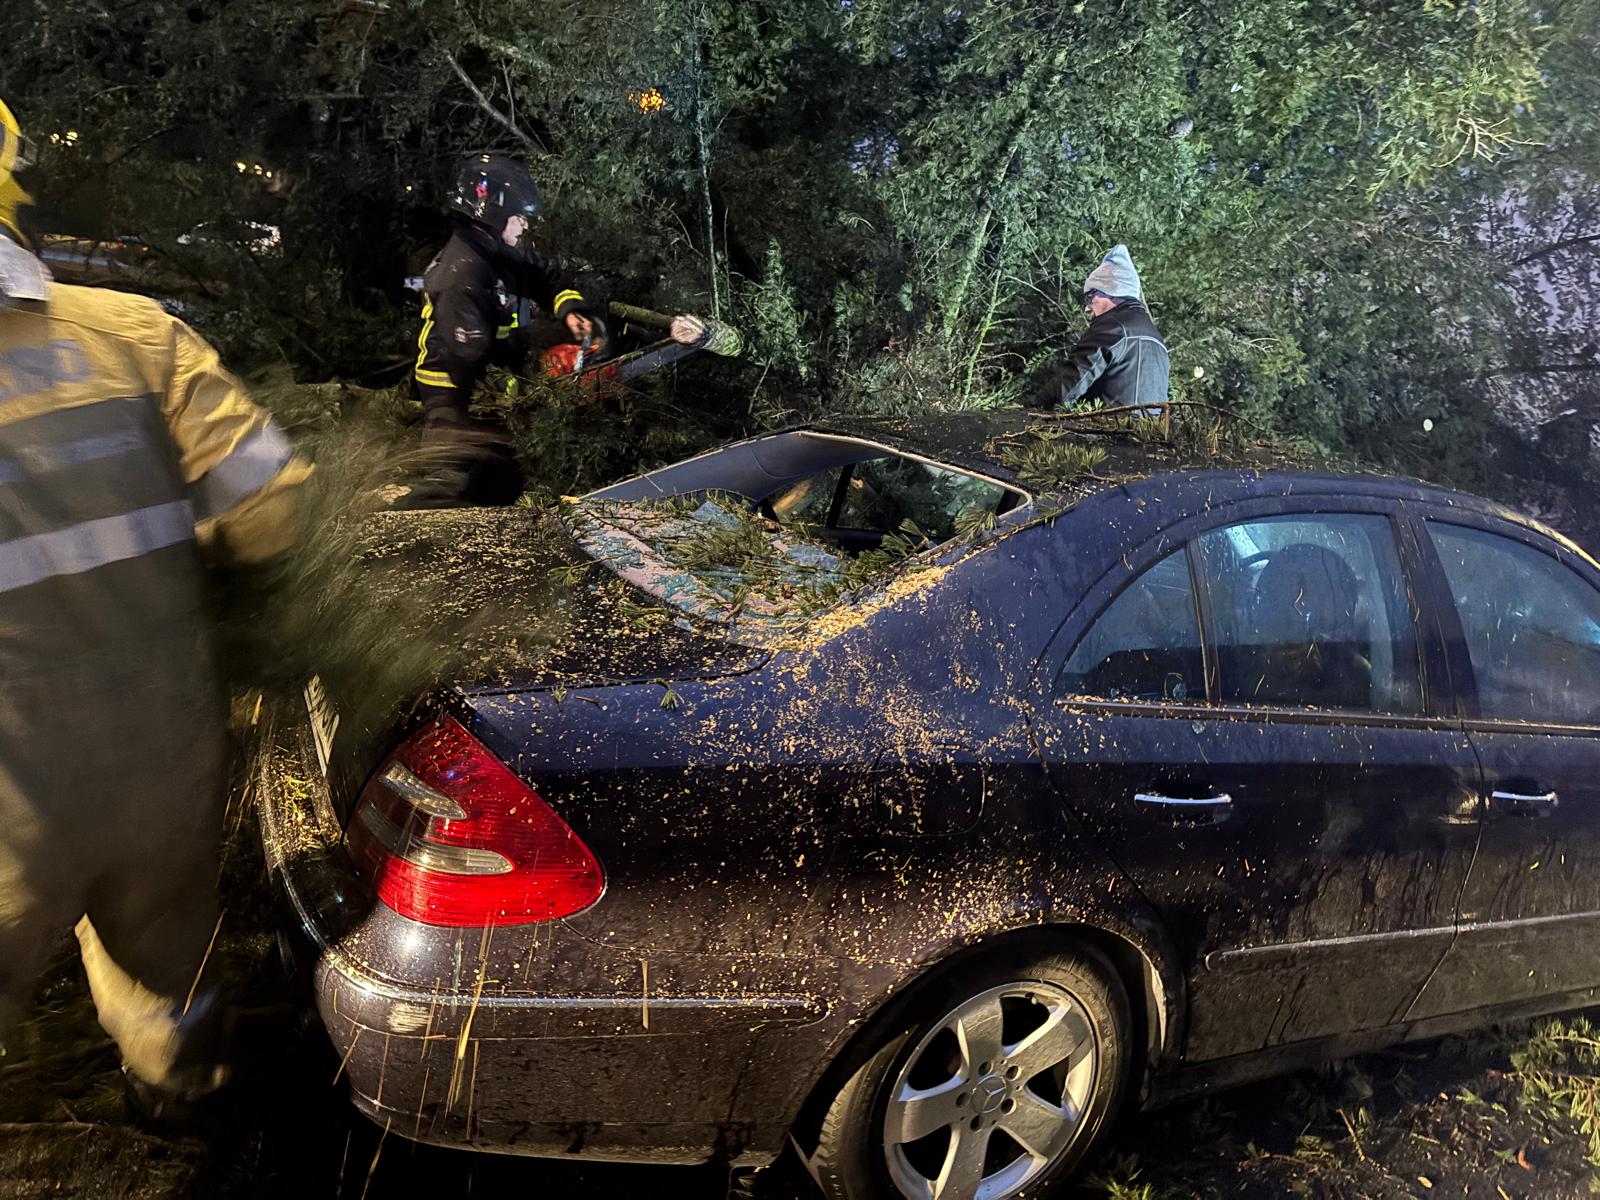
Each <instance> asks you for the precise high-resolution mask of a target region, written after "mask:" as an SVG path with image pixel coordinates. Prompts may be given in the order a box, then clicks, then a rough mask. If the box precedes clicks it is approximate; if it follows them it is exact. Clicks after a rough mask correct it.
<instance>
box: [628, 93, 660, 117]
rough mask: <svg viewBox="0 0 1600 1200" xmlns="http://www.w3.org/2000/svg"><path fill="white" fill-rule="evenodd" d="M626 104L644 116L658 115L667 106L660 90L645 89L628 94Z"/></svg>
mask: <svg viewBox="0 0 1600 1200" xmlns="http://www.w3.org/2000/svg"><path fill="white" fill-rule="evenodd" d="M628 103H629V104H631V105H633V106H634V107H635V108H637V109H638V110H639V111H640V112H642V113H643V114H644V115H645V116H647V117H648V116H650V115H651V114H652V113H658V112H660V111H661V110H662V109H663V108H665V107H666V106H667V98H666V97H665V96H663V95H662V94H661V89H660V88H654V87H653V88H647V89H645V90H644V91H642V92H629V93H628Z"/></svg>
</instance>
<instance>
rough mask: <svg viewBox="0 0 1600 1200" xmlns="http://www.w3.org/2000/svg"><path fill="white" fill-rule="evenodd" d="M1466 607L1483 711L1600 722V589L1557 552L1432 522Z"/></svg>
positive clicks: (1459, 605)
mask: <svg viewBox="0 0 1600 1200" xmlns="http://www.w3.org/2000/svg"><path fill="white" fill-rule="evenodd" d="M1428 532H1429V534H1430V535H1431V537H1432V539H1433V544H1434V547H1435V548H1436V549H1437V550H1438V552H1439V559H1440V562H1441V563H1442V564H1443V566H1444V574H1445V579H1446V581H1447V582H1448V584H1449V587H1450V593H1451V595H1452V596H1453V597H1454V599H1455V604H1456V611H1457V612H1458V613H1459V614H1460V617H1461V625H1462V630H1463V632H1464V633H1465V635H1466V639H1467V652H1468V654H1469V655H1470V657H1471V661H1472V674H1473V677H1474V679H1475V680H1476V682H1477V687H1478V711H1479V715H1481V716H1484V717H1490V718H1498V719H1501V720H1507V721H1536V722H1540V723H1555V724H1568V725H1595V724H1600V593H1597V592H1596V591H1595V589H1594V588H1593V587H1592V586H1590V584H1589V583H1588V582H1587V581H1585V580H1584V579H1583V578H1582V577H1581V576H1579V575H1578V573H1577V572H1576V571H1574V570H1572V568H1570V567H1568V566H1566V565H1565V564H1564V563H1562V562H1560V561H1558V560H1557V559H1556V558H1554V557H1552V556H1551V555H1549V554H1545V553H1543V552H1542V551H1540V550H1536V549H1534V548H1533V547H1532V546H1529V545H1526V544H1525V543H1523V542H1519V541H1516V540H1514V539H1512V538H1508V537H1503V536H1501V535H1500V534H1495V533H1487V532H1485V531H1483V530H1480V529H1470V528H1468V527H1466V526H1463V525H1447V524H1444V523H1442V522H1436V521H1429V522H1428Z"/></svg>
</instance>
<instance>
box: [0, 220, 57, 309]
mask: <svg viewBox="0 0 1600 1200" xmlns="http://www.w3.org/2000/svg"><path fill="white" fill-rule="evenodd" d="M49 297H50V272H49V270H48V269H47V268H46V267H45V265H44V263H42V262H40V261H39V260H38V259H37V258H35V257H34V256H33V255H32V254H31V253H29V252H28V250H26V249H25V248H24V247H22V246H21V245H19V244H18V243H17V242H16V241H15V240H14V239H13V238H12V237H11V235H10V233H9V232H8V231H7V230H4V229H0V310H3V309H7V308H10V307H11V306H12V305H14V304H28V303H31V304H38V303H42V302H43V301H45V300H47V299H49Z"/></svg>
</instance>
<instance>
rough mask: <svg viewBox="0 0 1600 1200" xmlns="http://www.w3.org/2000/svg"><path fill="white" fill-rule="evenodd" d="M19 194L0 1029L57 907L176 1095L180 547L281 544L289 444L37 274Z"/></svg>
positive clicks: (209, 379)
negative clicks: (28, 251)
mask: <svg viewBox="0 0 1600 1200" xmlns="http://www.w3.org/2000/svg"><path fill="white" fill-rule="evenodd" d="M0 122H3V123H4V124H5V125H6V126H8V127H9V129H10V131H11V132H12V133H13V134H14V132H15V125H14V124H13V123H11V122H10V121H9V114H8V113H6V112H5V110H4V107H3V106H0ZM0 165H3V164H0ZM8 195H9V197H10V199H9V200H7V196H8ZM24 198H25V193H21V192H20V190H18V189H17V188H16V186H15V184H14V183H13V184H12V186H11V190H10V191H9V192H8V191H7V190H6V181H5V180H4V179H3V178H0V264H4V265H0V679H3V680H4V691H3V694H0V1051H3V1047H4V1037H5V1033H6V1031H7V1029H8V1027H10V1026H11V1025H12V1024H13V1022H14V1021H15V1019H16V1018H17V1017H18V1016H19V1015H20V1014H21V1013H22V1012H23V1011H24V1009H25V1006H26V1004H27V1003H28V1001H29V999H30V998H31V996H32V993H33V988H34V985H35V982H36V980H37V977H38V974H39V972H40V970H41V969H42V967H43V965H44V963H45V960H46V958H47V956H48V955H49V953H50V952H51V950H52V948H53V947H54V945H55V943H56V940H57V939H58V937H59V936H60V935H61V933H62V932H63V931H64V930H66V929H67V928H69V927H72V926H73V925H74V924H76V926H77V931H78V937H79V941H80V943H81V947H82V951H83V958H84V964H85V967H86V969H87V973H88V977H89V984H90V988H91V990H92V992H93V995H94V1000H95V1004H96V1006H97V1008H98V1010H99V1014H100V1020H101V1023H102V1024H103V1025H104V1026H105V1028H106V1030H107V1032H108V1033H110V1034H111V1036H112V1038H113V1039H114V1040H115V1041H116V1042H117V1044H118V1047H119V1048H120V1050H121V1052H122V1055H123V1060H124V1064H125V1070H126V1071H127V1073H128V1075H129V1076H130V1082H131V1083H134V1084H135V1085H136V1088H135V1090H136V1091H137V1089H138V1087H139V1086H142V1087H144V1088H145V1089H147V1090H148V1091H150V1092H152V1093H154V1094H159V1095H170V1096H183V1097H194V1096H198V1095H202V1094H204V1093H205V1092H207V1091H208V1090H210V1089H211V1088H213V1087H215V1086H216V1085H217V1084H218V1083H220V1082H221V1079H222V1077H223V1074H224V1072H225V1068H224V1067H223V1065H222V1063H221V1061H220V1056H219V1049H218V1046H217V1044H215V1043H214V1042H212V1041H211V1040H210V1039H209V1038H208V1037H206V1036H205V1035H204V1033H205V1031H212V1030H214V1029H215V1026H216V1024H217V1022H216V1021H215V1016H216V1013H215V1009H216V1007H217V1005H216V1003H215V1001H214V999H213V997H212V995H211V993H210V992H209V990H208V988H207V987H206V986H205V985H204V984H203V983H201V981H200V979H199V975H200V969H201V966H202V963H203V962H204V960H205V958H206V954H207V949H208V947H209V945H210V943H211V939H212V937H213V935H214V933H215V930H216V923H217V907H216V884H217V874H218V862H219V851H220V841H221V820H222V814H223V807H224V801H225V798H226V794H227V776H226V761H225V750H226V738H225V725H224V718H225V711H224V696H223V694H222V689H221V685H220V682H219V677H218V673H217V667H216V663H215V660H214V648H213V643H212V622H211V620H210V614H209V612H208V609H207V579H206V574H205V564H206V563H207V562H208V561H211V560H221V561H230V560H231V561H234V562H242V563H252V562H257V561H260V560H264V559H266V558H269V557H271V556H273V555H275V554H277V553H278V552H280V551H282V550H284V549H285V548H287V547H288V545H289V544H290V542H291V540H292V539H293V538H294V537H295V536H296V535H297V532H298V528H299V524H300V496H301V492H302V484H303V483H304V482H305V480H306V479H307V477H308V475H309V473H310V468H309V467H308V466H307V465H306V464H305V463H303V462H302V461H301V460H300V459H298V458H297V457H296V456H295V454H294V452H293V450H292V448H291V446H290V445H289V443H288V441H287V439H286V438H285V437H284V435H283V434H282V433H281V432H280V431H279V430H278V429H277V427H276V426H274V425H273V424H272V423H271V422H270V421H269V420H268V419H267V416H266V415H265V413H263V412H262V411H261V410H260V409H258V408H256V407H255V406H254V405H252V404H251V403H250V402H249V401H248V400H247V399H246V397H245V395H244V392H243V390H242V389H241V387H240V385H239V383H238V381H237V380H236V379H234V378H233V376H231V375H230V374H228V372H227V371H225V370H224V369H223V367H222V364H221V363H220V361H219V360H218V358H217V355H216V353H215V352H214V351H213V350H212V349H211V348H210V347H209V346H208V345H207V344H206V343H205V342H204V341H202V340H201V338H200V337H199V336H197V335H196V334H195V333H194V332H193V331H192V330H191V329H189V328H188V327H187V326H186V325H184V324H183V323H182V322H181V321H178V320H176V319H175V318H173V317H170V316H168V315H167V314H166V313H165V312H163V311H162V310H161V308H160V307H159V306H158V305H156V304H155V303H154V302H153V301H151V300H147V299H144V298H141V297H135V296H128V295H123V294H119V293H116V292H109V291H99V290H95V289H89V288H77V287H65V286H61V285H57V284H54V283H51V282H50V281H49V279H48V276H47V275H46V274H45V272H44V270H43V268H42V267H41V266H38V264H37V260H34V259H32V257H31V255H27V254H26V251H25V250H24V249H23V247H24V245H25V242H24V239H23V229H24V223H23V221H22V220H21V216H20V211H21V205H20V200H21V199H24ZM28 262H32V263H33V264H34V266H33V268H32V272H31V276H30V273H29V270H28V268H27V263H28Z"/></svg>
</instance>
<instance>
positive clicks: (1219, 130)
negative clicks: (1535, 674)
mask: <svg viewBox="0 0 1600 1200" xmlns="http://www.w3.org/2000/svg"><path fill="white" fill-rule="evenodd" d="M0 43H3V44H5V45H6V46H7V47H8V48H9V49H8V50H7V53H6V55H5V56H4V59H3V61H0V94H4V95H5V96H6V97H7V98H8V99H9V100H10V101H11V102H12V104H13V105H14V106H15V107H16V108H17V109H18V110H19V111H20V112H21V113H22V114H23V116H24V118H25V120H26V121H27V122H28V123H29V125H30V126H31V127H32V128H33V129H34V130H36V131H37V132H38V133H39V134H41V135H42V137H41V141H42V143H43V145H44V149H45V156H44V157H45V162H44V166H45V169H46V173H47V175H48V177H49V179H50V185H49V189H48V197H47V198H48V200H49V201H50V202H51V204H52V207H53V210H54V217H55V220H56V223H57V224H58V225H59V226H61V227H63V228H70V229H72V230H74V231H76V232H80V233H83V234H88V235H92V236H98V237H104V238H111V237H116V236H124V235H137V236H139V237H141V238H143V239H145V240H146V241H147V242H148V243H149V244H150V245H151V246H152V247H154V248H155V250H156V251H157V252H158V253H159V254H160V255H161V256H162V257H163V258H164V259H165V260H167V261H169V262H170V263H171V264H175V265H176V267H177V268H178V269H179V270H180V273H181V276H180V277H181V278H182V279H185V280H187V281H189V283H190V285H191V286H190V287H189V289H188V290H189V292H190V294H189V295H188V296H187V297H186V299H187V302H188V303H189V305H190V308H191V311H192V313H193V314H194V315H196V316H197V317H198V318H199V319H201V320H202V321H203V322H205V323H206V324H207V329H208V332H210V333H211V334H212V335H213V336H214V337H217V338H218V339H219V340H220V341H222V342H223V343H224V344H225V346H226V347H227V348H228V349H230V350H231V351H232V352H233V353H234V354H235V355H239V356H243V357H245V358H247V359H255V360H260V359H268V358H270V359H276V360H279V361H286V362H288V363H289V364H291V365H292V366H293V367H294V369H295V370H296V371H297V372H298V373H299V374H300V375H301V376H302V377H314V378H326V377H330V376H334V375H339V374H361V373H372V372H381V371H382V370H384V369H389V370H391V371H392V372H394V374H395V375H396V377H398V374H399V373H400V372H401V370H402V369H403V366H404V364H405V362H406V361H407V358H408V350H407V347H408V344H409V341H410V339H411V337H412V336H414V333H413V328H412V327H413V323H414V314H413V313H412V312H411V311H410V308H409V298H408V297H407V296H406V294H405V293H404V291H403V290H402V287H401V283H402V280H403V279H404V278H405V276H406V275H407V274H410V273H415V272H417V271H418V270H420V268H421V267H422V266H423V265H424V264H425V263H426V261H427V258H428V257H429V255H430V254H431V253H432V251H433V249H434V248H436V247H437V245H438V244H439V242H440V241H441V240H442V237H443V234H444V230H445V226H444V222H443V219H442V217H441V216H440V215H439V211H438V208H439V201H440V197H441V195H442V193H443V190H444V188H445V186H446V184H447V183H448V180H449V178H450V176H451V173H452V171H453V170H454V167H455V165H456V163H457V161H458V159H459V157H460V156H461V154H462V153H463V152H464V151H467V150H473V149H487V148H493V149H499V150H505V151H510V152H514V153H518V154H521V155H523V156H525V157H527V158H528V159H529V161H530V165H531V167H532V170H533V171H534V173H535V175H536V177H538V178H539V179H540V181H541V184H542V185H543V186H544V188H545V190H546V192H547V201H548V209H549V217H548V221H547V228H546V229H545V230H544V231H543V232H544V235H545V236H546V237H547V238H548V240H549V241H550V242H551V243H553V244H554V245H556V246H558V247H559V248H560V250H561V251H562V253H563V255H564V257H565V258H566V260H567V262H568V263H569V264H570V265H571V266H573V267H574V268H575V269H577V270H578V272H579V273H580V274H582V275H586V276H589V277H591V278H592V279H593V281H594V282H595V283H596V284H597V285H598V286H599V287H600V288H601V289H602V290H604V291H608V292H609V293H610V294H612V295H615V296H617V297H619V298H626V299H628V300H630V301H635V302H638V303H642V304H647V305H651V306H654V307H658V308H663V309H672V310H698V311H703V312H706V313H708V314H711V313H720V314H721V315H723V316H724V317H725V318H728V319H731V320H733V321H734V322H735V323H737V324H740V325H742V326H743V327H744V328H745V330H746V333H747V334H748V335H749V342H750V345H751V347H752V357H753V358H754V359H755V363H756V369H755V371H753V372H752V373H751V374H750V375H749V376H748V377H742V378H740V379H738V380H734V381H724V382H731V383H732V385H733V386H730V387H729V388H728V389H727V390H726V391H725V392H724V393H722V394H721V395H719V396H716V397H713V398H711V399H710V400H709V401H708V404H709V407H710V408H711V409H714V410H715V411H714V412H713V413H712V415H713V416H715V417H719V418H721V419H722V420H723V421H724V423H725V424H726V423H730V422H731V423H732V424H735V425H739V424H749V423H752V422H761V421H769V422H770V421H776V420H783V419H788V418H791V417H793V416H796V415H808V414H809V413H811V412H814V411H818V410H826V409H839V408H850V409H857V410H864V411H877V412H907V411H912V410H915V409H917V408H919V407H922V406H926V405H939V406H945V407H982V406H990V405H995V404H1003V403H1010V402H1014V401H1015V400H1017V399H1018V398H1019V397H1020V396H1022V395H1023V394H1025V392H1026V389H1027V385H1028V378H1029V375H1030V373H1031V372H1032V371H1034V370H1035V369H1037V368H1038V367H1039V366H1041V365H1042V364H1043V363H1044V362H1045V361H1046V360H1048V359H1049V358H1050V357H1051V356H1053V355H1056V354H1059V353H1061V352H1063V351H1064V350H1065V349H1066V348H1067V347H1068V346H1070V344H1071V342H1072V341H1073V340H1074V338H1075V337H1076V335H1077V334H1078V332H1079V331H1080V330H1081V328H1082V325H1083V317H1082V314H1081V312H1080V298H1079V293H1080V288H1081V283H1082V279H1083V276H1084V275H1085V273H1086V272H1087V271H1088V270H1089V269H1090V268H1091V267H1092V266H1093V265H1094V264H1095V262H1096V261H1097V260H1098V257H1099V255H1100V253H1101V252H1102V251H1103V250H1104V249H1105V247H1107V246H1108V245H1110V244H1111V243H1113V242H1116V241H1123V242H1126V243H1127V244H1128V245H1129V246H1130V247H1132V249H1133V253H1134V256H1135V260H1136V261H1137V263H1138V264H1139V266H1140V269H1141V271H1142V273H1143V275H1144V277H1145V282H1146V290H1147V293H1148V296H1149V298H1150V303H1151V308H1152V312H1153V314H1154V316H1155V318H1156V320H1157V322H1158V323H1159V324H1160V325H1161V326H1162V328H1163V329H1164V331H1165V332H1166V334H1167V336H1168V340H1169V342H1170V344H1171V348H1172V352H1173V359H1174V381H1175V391H1176V394H1177V395H1178V396H1179V397H1180V398H1183V399H1188V400H1195V401H1200V402H1204V403H1210V404H1215V405H1219V406H1223V407H1226V408H1229V409H1232V410H1234V411H1237V412H1239V413H1240V414H1242V415H1243V416H1244V417H1245V418H1247V419H1248V420H1249V421H1251V422H1254V423H1256V424H1259V425H1261V426H1265V427H1268V428H1271V429H1275V430H1279V431H1287V432H1290V433H1293V434H1295V435H1297V436H1298V437H1300V438H1301V439H1303V440H1304V441H1305V442H1306V443H1308V444H1310V445H1312V446H1314V447H1317V448H1322V449H1328V450H1335V451H1341V452H1344V451H1353V452H1356V453H1364V454H1368V455H1373V456H1376V457H1380V458H1383V459H1385V460H1387V461H1390V462H1394V463H1396V464H1397V465H1400V466H1402V467H1408V468H1410V469H1413V470H1426V471H1428V473H1430V474H1434V475H1450V474H1452V473H1454V474H1456V475H1458V476H1460V475H1468V474H1470V471H1471V468H1472V466H1473V464H1474V463H1475V462H1476V461H1477V460H1478V459H1479V458H1480V457H1481V455H1482V446H1483V431H1484V430H1485V429H1486V428H1488V423H1489V420H1490V414H1489V412H1488V409H1487V406H1486V402H1487V398H1488V397H1489V395H1490V394H1491V393H1490V392H1489V391H1488V390H1487V389H1486V388H1484V387H1482V386H1479V385H1478V382H1477V381H1479V380H1481V379H1483V378H1493V377H1495V373H1496V372H1499V371H1503V370H1504V369H1506V368H1507V367H1508V365H1514V366H1518V367H1521V366H1526V365H1528V364H1529V363H1536V362H1537V361H1538V355H1539V353H1540V351H1539V338H1538V337H1537V336H1534V335H1533V334H1531V333H1530V331H1529V328H1528V322H1529V313H1528V310H1527V308H1526V307H1525V306H1519V305H1517V304H1516V303H1514V302H1513V301H1514V299H1515V295H1516V292H1515V288H1523V289H1526V288H1528V287H1529V286H1530V285H1529V283H1528V282H1527V276H1526V270H1525V268H1526V264H1527V262H1530V261H1535V260H1537V261H1540V262H1545V261H1548V262H1549V263H1550V264H1551V269H1552V271H1554V272H1555V274H1554V275H1553V276H1552V278H1554V279H1555V282H1554V283H1553V284H1552V285H1551V286H1553V287H1555V288H1556V289H1557V290H1558V291H1559V290H1560V289H1562V288H1565V289H1566V290H1567V292H1568V293H1571V295H1572V296H1573V297H1575V298H1581V297H1579V293H1580V292H1581V290H1582V286H1583V281H1584V280H1592V278H1593V275H1592V262H1593V260H1592V258H1585V257H1582V256H1583V255H1585V254H1589V253H1592V252H1593V251H1594V250H1595V249H1597V248H1600V243H1592V242H1584V241H1581V240H1580V241H1577V242H1573V241H1571V239H1572V238H1574V237H1579V238H1581V236H1582V235H1584V234H1593V233H1595V232H1596V230H1595V227H1594V217H1595V213H1596V211H1597V210H1596V205H1595V195H1596V190H1595V189H1596V186H1597V185H1596V178H1597V175H1600V166H1597V164H1600V156H1597V151H1600V119H1597V118H1596V115H1595V114H1596V112H1597V111H1600V109H1597V104H1600V85H1597V82H1596V76H1597V72H1596V69H1595V67H1594V63H1595V61H1596V52H1597V51H1600V0H1552V2H1551V3H1543V4H1539V5H1535V4H1533V3H1530V2H1529V0H1479V2H1478V3H1475V4H1464V3H1453V2H1452V0H1411V2H1408V3H1397V4H1384V5H1370V4H1361V3H1355V2H1354V0H1320V2H1318V3H1311V2H1310V0H1220V2H1219V3H1215V4H1210V5H1204V6H1198V7H1197V6H1183V5H1177V4H1174V3H1171V2H1170V0H1129V2H1128V3H1125V4H1120V5H1109V4H1104V3H1096V2H1093V0H1079V2H1076V3H1055V2H1054V0H1051V2H1049V3H1046V2H1043V0H978V2H976V3H971V4H963V5H948V4H937V3H927V2H925V0H924V2H912V0H786V2H785V3H781V4H780V3H772V2H770V0H630V2H629V3H626V4H623V3H618V2H617V0H586V2H585V3H582V4H579V3H576V2H574V0H552V2H551V3H546V4H538V5H532V4H513V3H509V2H508V0H296V2H295V3H288V2H286V0H192V2H191V3H186V4H182V5H179V4H173V3H167V2H164V0H149V2H146V3H138V4H133V5H123V6H120V7H118V8H116V9H115V10H112V9H108V8H107V7H106V6H104V5H102V4H100V3H98V0H14V2H13V3H10V4H8V5H6V11H5V13H4V14H3V15H0ZM52 135H54V137H52ZM258 169H259V170H258ZM1508 204H1509V205H1510V206H1511V208H1512V209H1514V212H1512V213H1511V214H1510V215H1508V212H1507V206H1508ZM268 228H270V229H273V230H276V231H277V234H276V235H275V236H276V239H277V240H276V241H274V242H272V243H271V244H266V243H265V242H264V239H263V233H262V231H263V230H265V229H268ZM1508 229H1509V233H1508V232H1507V230H1508ZM1486 231H1489V232H1486ZM1494 231H1498V232H1494ZM1546 231H1548V241H1547V242H1546V243H1544V244H1538V239H1539V237H1541V236H1544V234H1545V232H1546ZM1563 242H1564V243H1565V244H1564V246H1563V248H1562V249H1561V250H1560V252H1559V253H1558V252H1557V251H1552V250H1550V249H1549V247H1550V246H1551V245H1556V244H1557V243H1563ZM1530 255H1531V256H1532V258H1531V259H1530V258H1529V256H1530ZM1519 260H1520V261H1521V262H1522V264H1523V267H1524V273H1523V274H1521V275H1519V274H1517V270H1516V268H1514V267H1513V266H1512V263H1513V262H1516V261H1519ZM1563 272H1564V273H1563ZM1506 285H1511V286H1512V290H1509V291H1508V289H1507V286H1506ZM1579 349H1581V347H1579ZM1423 415H1427V416H1429V417H1430V418H1433V419H1435V420H1436V422H1437V423H1438V425H1439V431H1438V432H1437V433H1435V434H1434V435H1432V437H1431V438H1424V437H1423V435H1422V433H1421V417H1422V416H1423Z"/></svg>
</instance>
